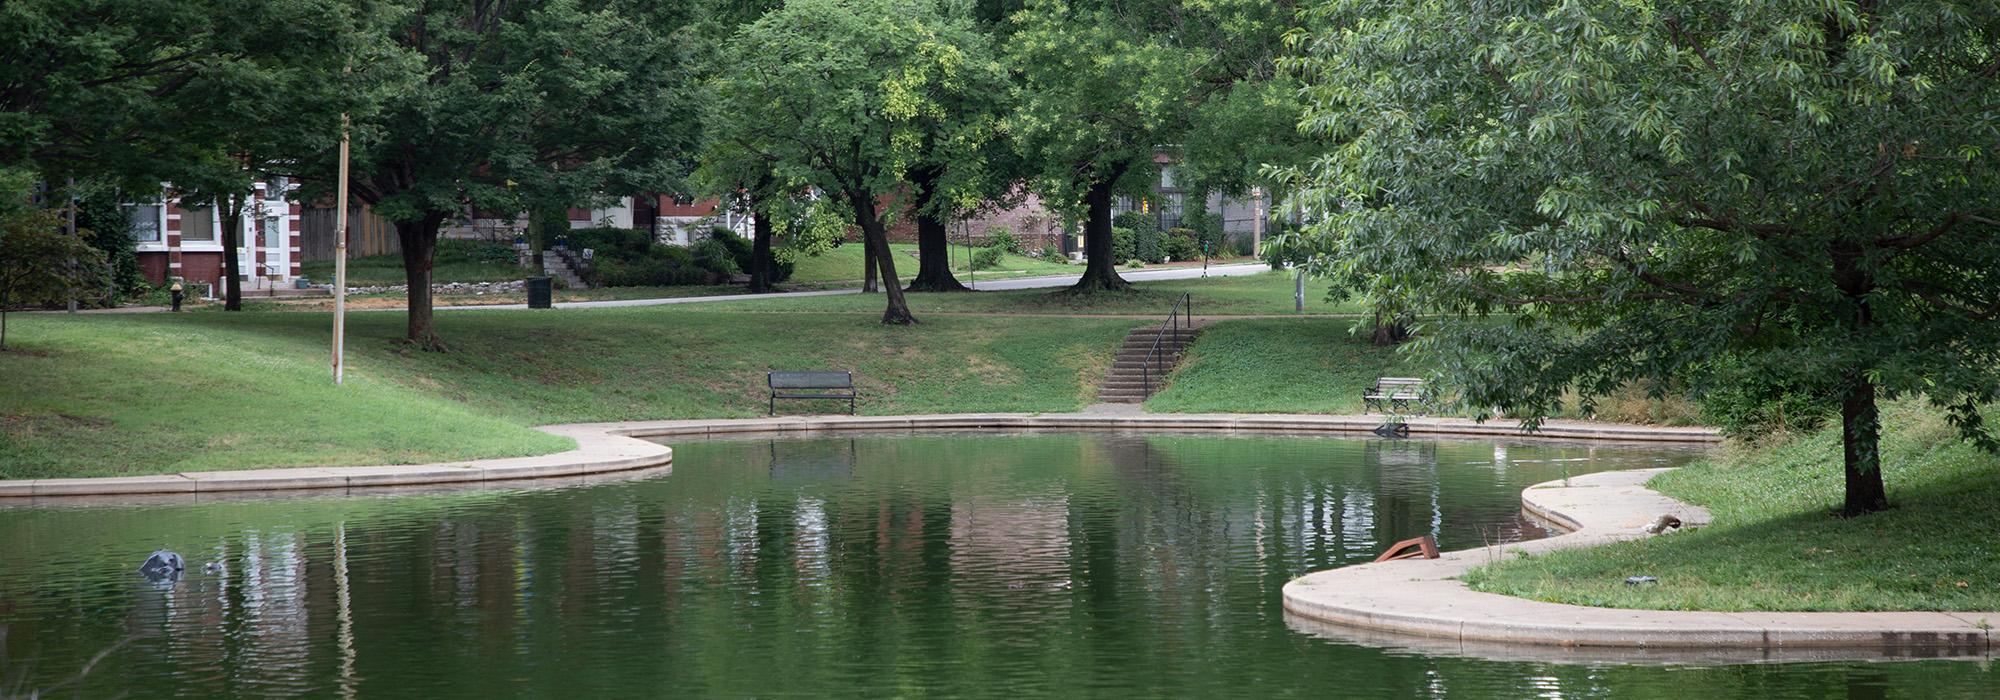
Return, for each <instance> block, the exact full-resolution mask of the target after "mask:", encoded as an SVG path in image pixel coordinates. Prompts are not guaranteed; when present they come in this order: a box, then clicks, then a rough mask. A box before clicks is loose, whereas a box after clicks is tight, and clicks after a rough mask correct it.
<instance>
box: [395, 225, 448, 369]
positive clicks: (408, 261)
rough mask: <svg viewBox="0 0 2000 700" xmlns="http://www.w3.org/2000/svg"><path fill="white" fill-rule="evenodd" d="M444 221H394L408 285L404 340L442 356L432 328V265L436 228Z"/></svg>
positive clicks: (441, 349)
mask: <svg viewBox="0 0 2000 700" xmlns="http://www.w3.org/2000/svg"><path fill="white" fill-rule="evenodd" d="M442 223H444V217H443V216H441V215H438V214H426V215H424V217H423V218H421V219H417V220H414V221H397V222H395V224H396V238H397V239H398V240H399V241H400V242H401V243H402V244H403V279H404V280H405V281H406V282H407V283H408V285H409V288H410V290H409V299H410V302H409V308H410V319H409V320H410V324H409V330H408V333H407V334H406V335H405V336H404V340H406V341H408V342H410V343H413V344H415V345H416V346H417V347H419V348H422V349H424V350H431V351H439V352H442V351H443V350H444V349H445V347H444V342H443V341H441V340H439V339H438V336H437V329H436V327H435V326H433V325H432V324H431V262H432V260H433V258H434V257H435V256H436V255H435V254H436V253H437V239H438V225H439V224H442Z"/></svg>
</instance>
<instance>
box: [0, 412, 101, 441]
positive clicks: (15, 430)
mask: <svg viewBox="0 0 2000 700" xmlns="http://www.w3.org/2000/svg"><path fill="white" fill-rule="evenodd" d="M111 427H112V424H111V421H109V420H105V419H103V418H92V417H90V416H74V415H70V414H67V413H53V414H48V415H35V416H31V415H25V414H9V415H8V416H6V417H5V418H3V419H0V432H4V433H6V435H7V437H10V438H16V439H34V438H43V439H47V438H67V437H74V436H75V435H76V434H77V433H91V432H97V431H100V430H109V429H111Z"/></svg>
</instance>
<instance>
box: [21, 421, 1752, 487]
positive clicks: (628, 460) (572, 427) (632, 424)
mask: <svg viewBox="0 0 2000 700" xmlns="http://www.w3.org/2000/svg"><path fill="white" fill-rule="evenodd" d="M1383 420H1384V419H1383V417H1382V416H1366V415H1362V416H1325V415H1296V414H1138V415H1113V414H1088V413H1061V414H1028V413H967V414H934V415H915V416H781V417H770V418H747V419H714V420H662V421H628V422H618V423H574V424H567V425H554V426H544V427H541V428H538V430H541V431H543V432H546V433H550V434H553V435H561V436H564V437H569V438H572V439H574V440H576V443H577V447H576V449H574V450H569V451H566V452H558V453H555V454H548V455H539V456H533V457H510V458H505V459H486V460H469V461H459V462H439V463H433V464H418V465H397V466H365V467H299V468H281V469H242V470H228V471H204V472H181V473H177V474H159V475H151V476H117V477H79V478H64V479H16V480H0V503H8V502H16V503H18V502H21V501H19V500H16V499H26V500H27V501H29V502H39V501H51V502H53V501H56V500H60V499H71V498H76V497H93V496H137V495H145V496H173V495H201V494H217V493H243V492H257V491H296V490H307V489H371V490H373V489H378V488H382V487H399V486H435V485H439V484H471V483H481V482H500V481H521V480H525V479H548V478H574V477H579V476H588V475H598V474H611V473H616V472H625V471H634V470H642V469H654V468H660V467H668V466H671V465H672V463H673V449H672V448H669V447H667V446H665V445H661V444H658V443H655V442H650V441H648V440H644V439H641V438H649V437H674V436H710V435H727V434H741V433H789V432H800V431H864V430H938V429H1002V430H1007V429H1011V430H1032V429H1069V430H1156V431H1252V432H1336V433H1364V434H1365V433H1366V432H1367V431H1369V430H1372V429H1374V428H1375V427H1377V426H1379V425H1381V424H1382V422H1383ZM1407 423H1408V425H1409V426H1410V434H1411V435H1413V436H1420V437H1425V436H1438V437H1448V436H1459V437H1482V436H1483V437H1512V438H1521V437H1530V438H1545V439H1560V440H1612V441H1620V442H1674V443H1707V442H1716V441H1718V440H1720V437H1719V436H1717V434H1716V433H1715V431H1713V430H1709V429H1706V428H1660V427H1652V426H1638V425H1616V424H1606V423H1590V422H1585V421H1549V422H1547V423H1544V424H1543V425H1542V426H1541V428H1540V430H1538V431H1536V432H1534V433H1524V432H1523V431H1521V430H1520V428H1519V427H1518V426H1515V425H1512V424H1503V423H1501V422H1488V423H1477V422H1474V421H1470V420H1463V419H1453V418H1410V419H1408V420H1407Z"/></svg>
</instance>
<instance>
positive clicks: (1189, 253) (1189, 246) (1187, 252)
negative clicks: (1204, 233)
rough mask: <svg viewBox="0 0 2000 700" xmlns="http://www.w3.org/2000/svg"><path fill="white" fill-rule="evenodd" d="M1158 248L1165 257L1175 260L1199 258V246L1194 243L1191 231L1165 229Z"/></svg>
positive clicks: (1193, 234) (1193, 235)
mask: <svg viewBox="0 0 2000 700" xmlns="http://www.w3.org/2000/svg"><path fill="white" fill-rule="evenodd" d="M1160 247H1161V248H1162V249H1163V252H1165V253H1166V255H1167V257H1169V258H1173V259H1175V260H1194V259H1197V258H1200V257H1201V244H1200V243H1198V242H1196V241H1195V232H1194V230H1193V229H1185V228H1175V229H1167V232H1166V234H1165V236H1164V237H1163V238H1162V239H1161V242H1160Z"/></svg>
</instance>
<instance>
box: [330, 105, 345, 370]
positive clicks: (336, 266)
mask: <svg viewBox="0 0 2000 700" xmlns="http://www.w3.org/2000/svg"><path fill="white" fill-rule="evenodd" d="M347 132H348V122H347V115H346V114H344V113H343V114H341V115H340V182H339V184H337V185H335V186H334V189H335V191H336V192H337V194H335V195H334V199H335V200H337V201H335V202H334V207H336V209H335V211H334V213H333V383H334V385H335V386H339V385H340V384H341V383H342V380H343V379H344V378H345V377H343V375H344V374H345V371H346V369H347V366H346V365H347V362H346V359H347Z"/></svg>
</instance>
